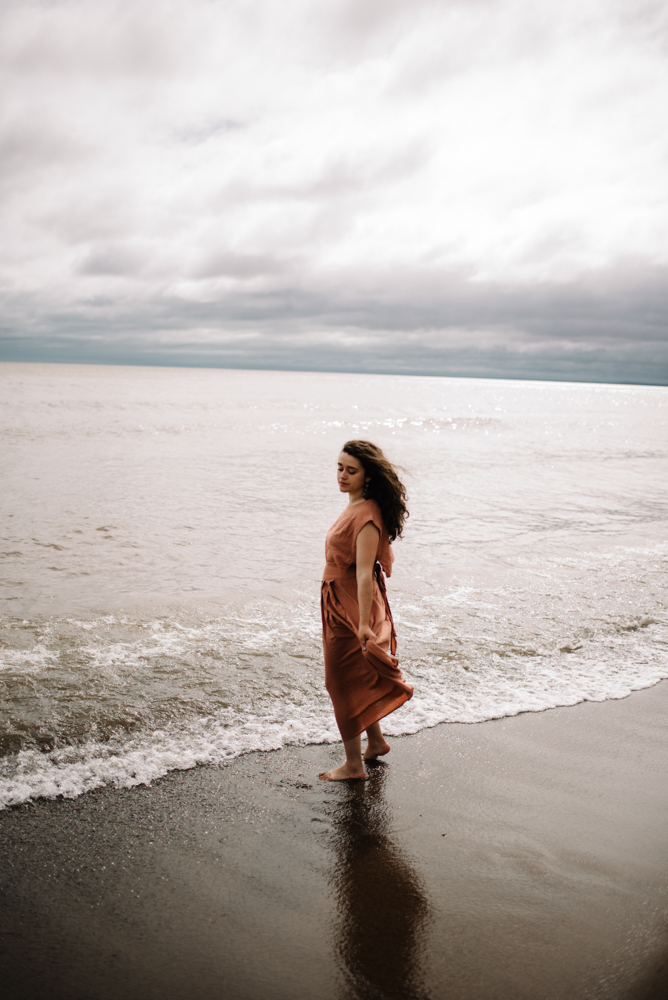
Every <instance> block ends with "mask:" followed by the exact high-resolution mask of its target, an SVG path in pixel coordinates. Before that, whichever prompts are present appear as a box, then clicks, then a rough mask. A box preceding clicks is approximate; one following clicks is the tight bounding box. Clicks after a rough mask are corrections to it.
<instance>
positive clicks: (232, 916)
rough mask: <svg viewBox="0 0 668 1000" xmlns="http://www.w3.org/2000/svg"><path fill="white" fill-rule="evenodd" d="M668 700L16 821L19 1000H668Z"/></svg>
mask: <svg viewBox="0 0 668 1000" xmlns="http://www.w3.org/2000/svg"><path fill="white" fill-rule="evenodd" d="M667 716H668V682H663V683H662V684H660V685H658V686H657V687H655V688H652V689H651V690H647V691H640V692H637V693H636V694H633V695H631V697H630V698H627V699H625V700H624V701H612V702H606V703H603V704H582V705H578V706H575V707H574V708H563V709H555V710H552V711H548V712H544V713H541V714H526V715H522V716H518V717H516V718H512V719H501V720H497V721H494V722H486V723H481V724H478V725H470V726H467V725H443V726H438V727H437V728H435V729H432V730H428V731H425V732H423V733H419V734H418V735H416V736H411V737H403V738H401V739H394V740H393V741H392V743H393V750H392V753H391V754H390V755H389V756H388V758H387V763H386V764H381V765H379V766H378V767H375V768H373V769H372V771H371V780H370V781H368V782H367V783H366V784H362V783H358V784H354V785H353V784H336V785H335V784H324V783H321V782H319V781H318V780H317V773H318V771H321V770H324V769H326V768H327V767H330V766H332V765H333V764H335V763H336V762H337V760H338V756H337V749H336V748H335V747H329V746H310V747H304V748H288V749H285V750H281V751H278V752H275V753H254V754H249V755H247V756H245V757H242V758H239V759H237V760H235V761H233V762H232V763H230V764H229V765H227V766H224V767H214V766H209V767H201V768H197V769H195V770H192V771H186V772H178V773H175V774H172V775H169V776H168V777H166V778H164V779H163V780H161V781H159V782H157V783H156V784H155V785H154V786H153V787H150V788H146V787H139V788H135V789H103V790H100V791H97V792H93V793H90V794H88V795H85V796H82V797H81V798H79V799H77V800H74V801H63V800H61V801H55V802H38V803H36V804H32V805H26V806H22V807H19V808H16V809H13V810H9V811H6V812H4V813H2V814H0V852H1V857H2V866H1V874H0V879H1V884H2V894H1V896H2V899H1V902H0V942H1V945H0V947H1V949H2V950H1V956H0V984H1V985H2V996H3V997H5V998H6V1000H15V998H16V1000H18V998H21V1000H33V998H38V997H39V998H40V1000H42V998H49V1000H60V998H63V1000H65V998H66V1000H80V998H81V1000H83V998H95V1000H112V998H113V1000H121V998H123V1000H135V998H136V1000H152V998H156V1000H157V998H160V1000H181V998H183V1000H186V998H188V1000H191V998H193V1000H209V998H211V1000H213V998H216V1000H260V998H262V1000H279V998H280V1000H288V998H290V1000H302V998H303V1000H329V998H332V1000H334V998H336V1000H344V998H346V1000H352V998H364V1000H367V998H368V1000H371V998H383V997H388V998H390V997H391V998H397V1000H399V998H401V1000H413V998H415V1000H417V998H420V1000H426V998H433V1000H439V998H444V1000H445V998H447V1000H525V998H526V1000H627V998H628V1000H664V998H668V731H667V726H666V718H667Z"/></svg>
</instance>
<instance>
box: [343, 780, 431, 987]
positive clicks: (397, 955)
mask: <svg viewBox="0 0 668 1000" xmlns="http://www.w3.org/2000/svg"><path fill="white" fill-rule="evenodd" d="M374 771H375V773H373V774H372V775H371V780H370V781H369V782H364V783H362V782H360V783H357V784H354V785H353V784H351V785H349V786H347V787H345V789H344V788H343V786H340V787H341V792H342V793H343V794H342V798H341V800H340V801H337V802H336V804H335V805H334V808H333V812H332V821H333V830H334V832H333V846H334V849H335V851H336V863H335V868H334V873H333V876H332V882H333V884H334V888H335V892H336V897H337V906H338V919H337V922H336V929H335V935H336V940H335V949H336V952H337V955H338V959H339V962H340V965H341V968H342V971H343V973H344V977H345V987H344V989H343V993H342V996H343V997H345V998H346V1000H353V998H354V1000H372V998H373V1000H381V998H397V1000H399V998H401V1000H427V993H426V991H425V989H424V986H423V985H422V975H421V966H420V956H421V952H422V945H423V943H424V927H425V923H426V920H427V918H428V915H429V902H428V899H427V896H426V894H425V891H424V888H423V886H422V885H421V883H420V879H419V876H418V874H417V871H416V870H415V868H414V867H413V865H412V864H411V862H410V860H409V858H408V857H407V856H406V854H405V852H404V851H403V850H402V849H401V848H400V847H399V846H398V845H397V844H396V843H394V841H393V840H392V838H391V836H390V830H391V822H390V821H391V817H390V815H389V812H388V809H387V805H386V802H385V799H384V794H383V784H384V776H385V775H384V767H383V765H381V766H379V767H377V768H375V769H374Z"/></svg>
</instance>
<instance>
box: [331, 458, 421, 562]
mask: <svg viewBox="0 0 668 1000" xmlns="http://www.w3.org/2000/svg"><path fill="white" fill-rule="evenodd" d="M342 450H343V451H345V453H346V454H347V455H352V456H353V458H356V459H357V460H358V461H359V462H361V464H362V467H363V469H364V472H365V473H366V475H367V476H369V482H368V483H367V485H366V487H365V490H364V497H365V499H367V500H375V501H376V503H377V504H378V506H379V507H380V512H381V514H382V515H383V520H384V522H385V527H386V528H387V533H388V535H389V536H390V541H391V542H393V541H394V539H395V538H401V533H402V531H403V529H404V522H405V521H406V518H407V517H408V509H407V507H406V487H405V486H404V484H403V483H402V482H401V480H400V479H399V476H398V475H397V470H396V469H395V467H394V466H393V465H392V463H391V462H389V461H388V460H387V459H386V458H385V455H383V453H382V451H381V450H380V448H379V447H378V445H375V444H372V443H371V441H346V443H345V444H344V446H343V449H342Z"/></svg>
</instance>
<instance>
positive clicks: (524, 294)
mask: <svg viewBox="0 0 668 1000" xmlns="http://www.w3.org/2000/svg"><path fill="white" fill-rule="evenodd" d="M0 62H1V72H2V79H1V86H0V95H1V96H0V102H1V108H2V111H1V114H2V117H1V128H2V142H1V143H0V156H1V164H0V166H1V181H0V183H1V186H2V199H1V205H2V207H1V213H2V231H3V236H2V240H1V244H2V245H1V247H0V255H1V256H0V291H1V294H2V300H3V302H2V329H1V343H2V346H1V353H0V356H1V357H2V358H4V359H6V360H13V359H15V360H49V361H53V360H63V361H101V362H116V363H139V364H155V363H157V364H183V365H219V366H224V367H265V368H297V369H316V370H339V371H379V372H395V371H397V372H409V373H411V372H412V373H442V374H465V375H498V376H502V377H532V378H533V377H538V378H572V379H579V380H581V379H585V380H595V381H600V380H603V381H630V382H649V383H657V382H658V383H662V384H666V383H668V127H667V121H666V119H667V112H668V6H667V5H666V4H665V2H663V0H559V2H558V3H555V2H553V0H549V2H548V0H280V2H276V0H132V2H128V0H41V2H35V0H19V2H14V0H0Z"/></svg>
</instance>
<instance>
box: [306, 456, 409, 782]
mask: <svg viewBox="0 0 668 1000" xmlns="http://www.w3.org/2000/svg"><path fill="white" fill-rule="evenodd" d="M338 482H339V490H340V491H341V492H342V493H347V494H348V506H347V507H346V509H345V510H344V512H343V513H342V514H341V516H340V517H339V518H338V519H337V520H336V521H335V522H334V524H333V525H332V527H331V528H330V530H329V532H328V534H327V542H326V544H325V553H326V557H327V565H326V566H325V572H324V574H323V578H322V593H321V608H322V633H323V646H324V650H325V686H326V687H327V691H328V692H329V696H330V698H331V699H332V703H333V705H334V714H335V716H336V722H337V725H338V727H339V730H340V732H341V739H342V740H343V746H344V748H345V752H346V762H345V764H343V765H342V766H341V767H337V768H334V770H332V771H326V772H325V773H323V774H321V775H320V778H321V779H322V780H323V781H346V780H348V779H350V778H360V779H365V778H366V776H367V775H366V771H365V770H364V760H370V759H372V758H374V757H379V756H381V755H382V754H386V753H388V752H389V749H390V747H389V744H388V743H387V742H386V740H385V737H384V736H383V734H382V732H381V728H380V723H379V720H380V719H382V718H384V717H385V716H386V715H389V714H390V712H394V710H395V708H399V706H400V705H403V703H404V702H405V701H408V699H409V698H411V697H412V695H413V688H412V687H411V686H410V685H409V684H406V682H405V681H404V679H403V677H402V676H401V671H400V670H399V667H398V666H397V664H398V660H397V658H396V656H395V655H394V653H395V652H396V647H397V637H396V635H395V632H394V624H393V622H392V614H391V612H390V606H389V604H388V603H387V594H386V592H385V581H384V578H383V574H385V575H386V576H389V575H390V574H391V572H392V563H393V561H394V556H393V554H392V549H391V547H390V542H392V541H394V539H395V538H397V537H398V536H400V535H401V532H402V528H403V526H404V521H405V520H406V518H407V517H408V511H407V510H406V503H405V500H406V490H405V489H404V486H403V484H402V482H401V481H400V479H399V477H398V476H397V473H396V471H395V469H394V467H393V466H392V465H391V464H390V462H388V460H387V459H386V458H385V456H384V455H383V453H382V451H381V450H380V448H378V447H377V446H376V445H375V444H371V442H370V441H348V443H347V444H344V446H343V451H342V452H341V454H340V455H339V463H338ZM364 730H366V734H367V739H368V743H367V748H366V751H365V753H364V758H362V743H361V735H360V734H361V733H362V732H363V731H364Z"/></svg>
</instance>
